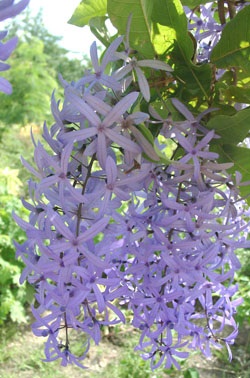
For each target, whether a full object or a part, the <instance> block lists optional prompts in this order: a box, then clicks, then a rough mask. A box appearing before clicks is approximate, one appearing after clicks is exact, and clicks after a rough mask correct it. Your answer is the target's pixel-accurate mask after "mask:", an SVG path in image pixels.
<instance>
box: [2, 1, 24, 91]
mask: <svg viewBox="0 0 250 378" xmlns="http://www.w3.org/2000/svg"><path fill="white" fill-rule="evenodd" d="M28 3H29V0H21V1H19V3H17V4H14V0H2V1H1V3H0V21H3V20H6V19H7V18H11V17H15V16H16V15H18V14H19V13H21V12H22V11H23V10H24V9H25V8H26V6H27V5H28ZM7 33H8V32H6V31H0V41H1V40H3V38H5V37H6V35H7ZM17 41H18V38H17V37H13V38H12V39H10V40H9V41H7V42H5V43H3V42H0V71H6V70H8V69H9V68H10V66H9V65H8V64H5V63H2V61H5V60H7V59H8V58H9V56H10V55H11V53H12V52H13V50H14V49H15V47H16V45H17ZM0 92H3V93H6V94H11V93H12V86H11V84H10V83H9V82H8V80H6V79H5V78H3V77H0Z"/></svg>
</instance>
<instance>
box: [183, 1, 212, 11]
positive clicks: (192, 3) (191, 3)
mask: <svg viewBox="0 0 250 378" xmlns="http://www.w3.org/2000/svg"><path fill="white" fill-rule="evenodd" d="M181 2H182V5H186V6H187V7H189V8H191V9H193V8H195V7H197V6H198V5H201V4H206V3H210V2H211V1H210V0H181Z"/></svg>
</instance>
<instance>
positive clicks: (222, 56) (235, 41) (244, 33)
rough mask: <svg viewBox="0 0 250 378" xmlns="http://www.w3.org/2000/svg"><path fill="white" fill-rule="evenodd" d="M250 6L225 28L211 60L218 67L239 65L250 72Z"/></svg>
mask: <svg viewBox="0 0 250 378" xmlns="http://www.w3.org/2000/svg"><path fill="white" fill-rule="evenodd" d="M249 19H250V6H249V5H248V6H246V7H245V8H244V9H242V10H241V11H240V12H239V13H238V14H237V15H236V16H235V17H234V19H233V20H231V21H230V23H228V24H227V25H226V26H225V28H224V29H223V32H222V36H221V39H220V41H219V42H218V44H217V45H216V46H215V47H214V49H213V52H212V55H211V61H212V63H214V64H216V66H217V67H218V68H228V67H238V68H240V69H242V70H243V71H244V72H245V74H247V75H249V74H250V24H249Z"/></svg>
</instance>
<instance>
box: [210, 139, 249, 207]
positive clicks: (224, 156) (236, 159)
mask: <svg viewBox="0 0 250 378" xmlns="http://www.w3.org/2000/svg"><path fill="white" fill-rule="evenodd" d="M211 150H212V151H214V152H217V153H218V154H219V155H220V156H219V159H218V162H219V163H228V162H232V163H234V166H233V167H232V168H230V169H228V172H230V173H232V174H233V173H234V172H235V171H239V172H240V173H241V174H242V182H244V181H249V179H250V165H249V161H250V150H249V149H248V148H245V147H238V146H235V145H233V144H224V145H212V146H211ZM240 193H241V195H242V197H245V196H248V195H249V193H250V185H248V186H241V187H240ZM247 202H248V204H249V205H250V198H249V197H248V198H247Z"/></svg>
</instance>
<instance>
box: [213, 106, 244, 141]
mask: <svg viewBox="0 0 250 378" xmlns="http://www.w3.org/2000/svg"><path fill="white" fill-rule="evenodd" d="M249 124H250V108H247V109H243V110H240V111H238V112H237V113H236V114H235V115H232V116H228V115H218V116H216V115H215V116H214V117H213V118H211V119H210V121H209V122H208V123H207V127H208V128H209V129H211V130H213V129H214V130H216V133H217V134H218V135H220V139H217V140H214V142H213V143H214V144H220V145H223V144H229V143H232V144H238V143H240V142H241V141H243V140H244V139H245V138H246V137H247V135H248V133H249Z"/></svg>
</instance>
